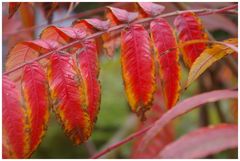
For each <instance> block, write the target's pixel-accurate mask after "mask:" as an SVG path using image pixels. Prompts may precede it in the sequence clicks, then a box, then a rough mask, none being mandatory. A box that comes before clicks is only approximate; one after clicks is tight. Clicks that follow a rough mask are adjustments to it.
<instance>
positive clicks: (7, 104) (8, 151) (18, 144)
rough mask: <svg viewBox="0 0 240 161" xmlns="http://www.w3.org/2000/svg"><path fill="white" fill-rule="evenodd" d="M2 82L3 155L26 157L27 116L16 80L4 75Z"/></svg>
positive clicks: (4, 156) (6, 156)
mask: <svg viewBox="0 0 240 161" xmlns="http://www.w3.org/2000/svg"><path fill="white" fill-rule="evenodd" d="M2 79H3V82H2V130H3V133H2V134H3V136H2V145H3V146H2V147H3V151H2V155H3V158H5V159H7V158H12V159H13V158H25V150H26V147H25V143H26V137H27V136H26V135H25V133H24V131H25V116H24V110H23V107H22V106H21V102H20V94H19V93H18V91H17V89H16V86H15V84H14V82H12V81H11V80H10V79H9V78H8V77H7V76H3V78H2Z"/></svg>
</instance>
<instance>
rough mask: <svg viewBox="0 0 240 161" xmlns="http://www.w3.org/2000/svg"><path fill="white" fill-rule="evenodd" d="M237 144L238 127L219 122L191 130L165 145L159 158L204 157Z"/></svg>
mask: <svg viewBox="0 0 240 161" xmlns="http://www.w3.org/2000/svg"><path fill="white" fill-rule="evenodd" d="M237 146H238V127H237V125H233V124H220V125H215V126H210V127H204V128H200V129H197V130H195V131H192V132H190V133H188V134H186V135H184V136H182V137H181V138H179V139H178V140H176V141H175V142H173V143H171V144H169V145H167V146H166V147H165V148H164V149H163V150H162V151H161V152H160V153H159V157H160V158H167V159H170V158H178V159H183V158H185V159H190V158H191V159H195V158H204V157H207V156H208V155H211V154H216V153H218V152H221V151H223V150H226V149H231V148H236V147H237Z"/></svg>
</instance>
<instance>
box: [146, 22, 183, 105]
mask: <svg viewBox="0 0 240 161" xmlns="http://www.w3.org/2000/svg"><path fill="white" fill-rule="evenodd" d="M150 31H151V37H152V39H153V42H154V46H155V51H156V53H157V58H158V63H159V73H160V76H161V82H162V87H163V94H164V97H165V104H166V107H167V108H168V109H170V108H171V107H172V106H174V105H175V104H176V102H177V100H178V97H179V91H180V66H179V62H178V56H179V50H178V48H177V42H176V38H175V35H174V32H173V30H172V28H171V26H170V25H169V24H168V22H167V21H166V20H164V19H156V20H153V21H152V22H151V24H150ZM165 52H166V53H165Z"/></svg>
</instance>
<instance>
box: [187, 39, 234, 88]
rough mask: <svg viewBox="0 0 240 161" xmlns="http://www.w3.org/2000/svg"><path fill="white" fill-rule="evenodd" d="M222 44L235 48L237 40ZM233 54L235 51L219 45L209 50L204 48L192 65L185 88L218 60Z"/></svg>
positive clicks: (228, 40)
mask: <svg viewBox="0 0 240 161" xmlns="http://www.w3.org/2000/svg"><path fill="white" fill-rule="evenodd" d="M224 43H227V44H229V45H233V46H237V45H238V39H237V38H232V39H227V40H225V41H224ZM233 53H235V50H233V49H232V48H230V47H228V46H225V45H221V44H214V45H212V46H211V48H206V49H205V50H204V51H203V52H202V53H201V55H200V56H199V57H198V58H197V59H196V60H195V62H194V63H193V64H192V67H191V69H190V72H189V75H188V80H187V85H186V87H188V86H189V85H190V84H191V83H192V82H193V81H194V80H196V79H197V78H198V77H199V76H200V75H201V74H202V73H203V72H204V71H206V70H207V69H208V68H209V67H210V66H211V65H212V64H213V63H215V62H216V61H218V60H220V59H221V58H223V57H224V56H226V55H228V54H233Z"/></svg>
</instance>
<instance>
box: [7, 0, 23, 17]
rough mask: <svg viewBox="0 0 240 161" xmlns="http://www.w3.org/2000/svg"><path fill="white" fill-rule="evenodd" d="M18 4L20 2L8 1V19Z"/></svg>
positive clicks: (15, 10)
mask: <svg viewBox="0 0 240 161" xmlns="http://www.w3.org/2000/svg"><path fill="white" fill-rule="evenodd" d="M20 5H21V2H9V7H8V19H10V18H11V17H12V16H13V15H14V14H15V13H16V12H17V10H18V8H19V7H20Z"/></svg>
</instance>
